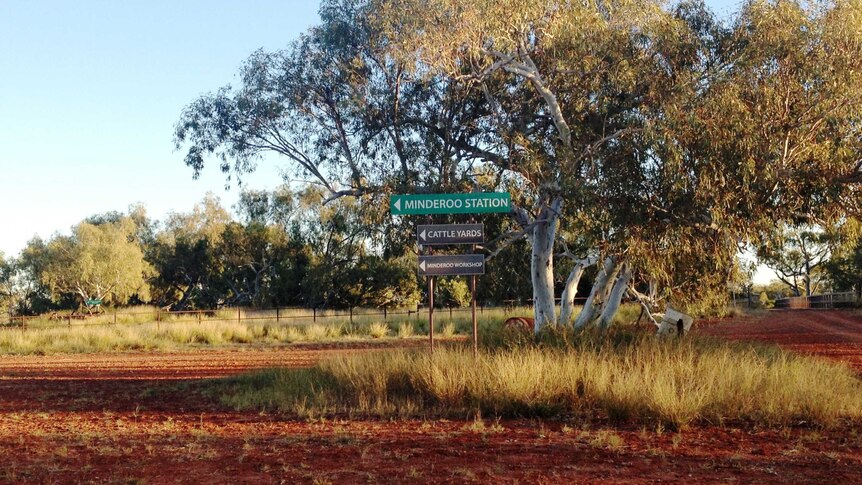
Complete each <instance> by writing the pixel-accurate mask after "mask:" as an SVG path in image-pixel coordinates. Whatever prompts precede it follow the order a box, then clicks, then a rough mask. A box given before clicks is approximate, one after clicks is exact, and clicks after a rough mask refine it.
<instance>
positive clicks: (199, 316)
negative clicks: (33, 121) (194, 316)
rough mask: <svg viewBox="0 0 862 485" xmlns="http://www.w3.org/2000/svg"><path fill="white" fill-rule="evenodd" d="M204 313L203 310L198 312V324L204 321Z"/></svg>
mask: <svg viewBox="0 0 862 485" xmlns="http://www.w3.org/2000/svg"><path fill="white" fill-rule="evenodd" d="M203 313H204V312H203V311H202V310H198V323H201V320H203Z"/></svg>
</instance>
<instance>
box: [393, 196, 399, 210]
mask: <svg viewBox="0 0 862 485" xmlns="http://www.w3.org/2000/svg"><path fill="white" fill-rule="evenodd" d="M392 205H394V206H395V208H396V209H398V210H399V211H400V210H401V199H400V198H399V199H395V202H394V203H393V204H392Z"/></svg>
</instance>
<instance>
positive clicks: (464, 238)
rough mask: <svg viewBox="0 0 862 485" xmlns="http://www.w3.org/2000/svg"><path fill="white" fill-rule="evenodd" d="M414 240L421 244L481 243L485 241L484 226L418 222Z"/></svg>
mask: <svg viewBox="0 0 862 485" xmlns="http://www.w3.org/2000/svg"><path fill="white" fill-rule="evenodd" d="M416 240H417V241H418V242H419V244H421V245H423V246H441V245H446V244H482V243H484V242H485V226H484V225H483V224H420V225H418V226H416Z"/></svg>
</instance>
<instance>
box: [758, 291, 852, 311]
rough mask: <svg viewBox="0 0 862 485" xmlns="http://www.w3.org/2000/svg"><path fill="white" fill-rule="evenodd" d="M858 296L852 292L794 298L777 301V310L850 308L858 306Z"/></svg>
mask: <svg viewBox="0 0 862 485" xmlns="http://www.w3.org/2000/svg"><path fill="white" fill-rule="evenodd" d="M859 303H860V302H859V301H857V299H856V294H855V293H853V292H852V291H847V292H843V293H827V294H825V295H812V296H794V297H791V298H781V299H779V300H775V308H784V309H789V310H801V309H808V308H813V309H818V308H819V309H825V308H850V307H853V306H855V305H858V304H859Z"/></svg>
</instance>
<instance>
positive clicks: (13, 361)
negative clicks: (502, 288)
mask: <svg viewBox="0 0 862 485" xmlns="http://www.w3.org/2000/svg"><path fill="white" fill-rule="evenodd" d="M788 322H789V323H788ZM854 329H855V330H854ZM698 332H702V333H709V334H714V335H722V336H725V337H728V338H756V339H760V340H767V341H777V342H780V343H782V344H783V345H787V346H788V347H790V348H794V349H798V350H802V351H806V352H816V353H822V354H824V355H827V356H829V357H830V358H842V359H843V358H844V357H845V356H849V357H850V358H852V359H854V360H853V361H854V362H858V356H859V348H858V343H859V342H860V341H862V318H860V317H859V316H851V315H848V314H843V313H835V312H829V313H822V314H821V313H817V314H815V313H813V312H805V313H804V314H803V313H799V314H796V313H794V314H779V313H770V314H769V315H767V316H764V317H762V318H756V319H748V320H745V321H724V322H718V323H711V324H708V325H703V326H702V327H701V329H699V330H698ZM853 345H857V346H856V347H852V346H853ZM794 346H802V347H794ZM836 346H837V347H836ZM848 346H850V347H848ZM360 347H361V348H353V347H345V346H317V347H309V346H302V347H301V346H295V347H287V348H283V349H245V350H201V351H195V352H179V353H157V354H145V353H132V354H116V355H74V356H49V357H41V356H28V357H0V482H4V483H7V482H8V483H207V484H209V483H317V484H322V483H404V482H408V481H409V482H417V483H593V482H607V481H611V482H616V483H664V482H676V483H716V482H733V483H802V482H812V483H833V484H837V483H859V482H860V481H862V430H853V429H850V430H832V431H824V430H815V429H809V428H788V429H783V430H761V429H733V428H727V427H707V426H695V427H692V428H690V429H688V430H685V431H683V432H680V433H672V432H668V431H664V432H660V431H659V432H657V431H656V430H654V429H651V430H645V429H640V428H638V427H612V426H596V425H592V426H579V425H578V424H576V423H557V422H551V423H542V422H539V421H529V420H520V421H502V422H494V421H491V420H485V421H484V422H482V423H480V422H477V421H473V420H466V421H447V420H428V421H424V420H409V421H403V420H401V421H375V420H350V421H347V420H332V419H330V420H317V421H304V420H295V419H289V418H286V417H284V416H280V415H271V414H262V413H256V412H236V411H232V410H230V409H226V408H224V407H223V406H222V405H220V404H218V402H217V401H215V400H214V399H212V398H209V397H207V396H205V395H204V394H203V393H202V392H201V390H202V388H203V387H205V385H202V384H201V381H200V380H201V379H204V378H212V377H221V376H227V375H234V374H237V373H242V372H246V371H248V370H250V369H256V368H262V367H272V366H289V367H299V366H308V365H311V364H313V363H314V362H315V361H317V360H318V359H320V358H321V357H324V356H326V355H331V354H334V353H337V352H346V351H366V350H368V349H369V347H371V348H373V347H374V346H368V345H364V346H362V345H360ZM852 349H855V352H856V353H846V352H850V350H852ZM821 351H822V352H821ZM842 352H845V353H842Z"/></svg>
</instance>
